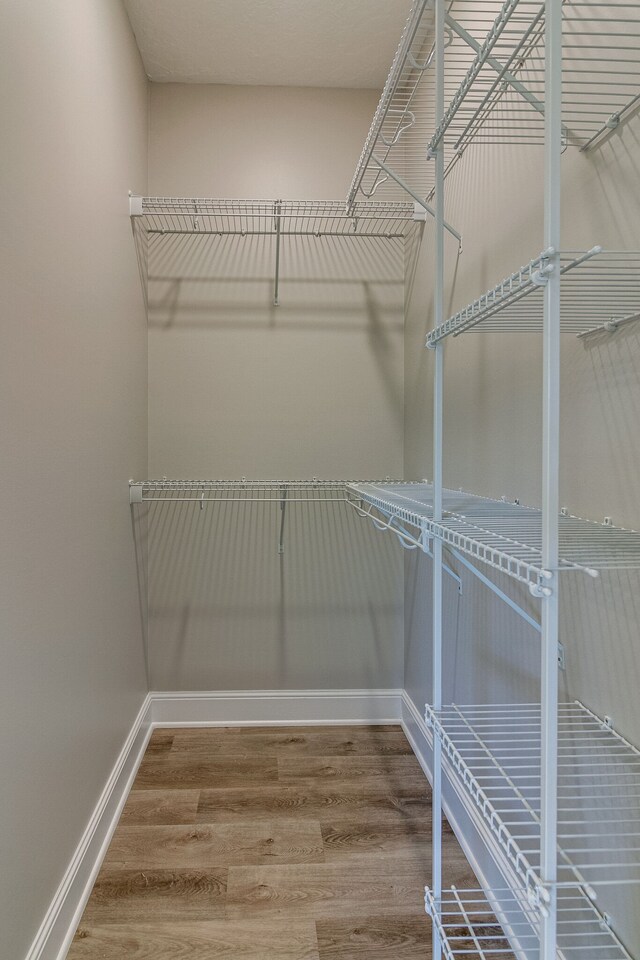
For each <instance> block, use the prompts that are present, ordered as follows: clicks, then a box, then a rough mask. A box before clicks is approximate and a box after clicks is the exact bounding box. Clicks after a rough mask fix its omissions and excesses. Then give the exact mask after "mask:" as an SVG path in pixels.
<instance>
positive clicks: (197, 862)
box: [105, 820, 324, 869]
mask: <svg viewBox="0 0 640 960" xmlns="http://www.w3.org/2000/svg"><path fill="white" fill-rule="evenodd" d="M323 860H324V847H323V843H322V833H321V830H320V824H319V823H318V822H317V821H315V820H282V821H279V822H278V823H270V822H269V821H268V820H262V821H258V822H256V823H252V822H248V821H245V822H243V823H215V824H208V823H199V824H194V825H180V824H178V825H172V826H143V827H129V826H122V827H118V829H117V830H116V832H115V833H114V835H113V840H112V841H111V844H110V846H109V849H108V851H107V855H106V857H105V863H106V864H116V863H117V864H120V865H121V866H127V867H130V868H134V867H138V868H140V869H154V868H158V869H160V868H162V867H165V868H167V869H186V868H190V867H193V868H205V867H217V866H221V865H227V866H230V865H238V864H244V865H247V864H248V865H250V864H256V865H258V864H272V863H285V864H288V863H309V862H311V863H321V862H322V861H323Z"/></svg>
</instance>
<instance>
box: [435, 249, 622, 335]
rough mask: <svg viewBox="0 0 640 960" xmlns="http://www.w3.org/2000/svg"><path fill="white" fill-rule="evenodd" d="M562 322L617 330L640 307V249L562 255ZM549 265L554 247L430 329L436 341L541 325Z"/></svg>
mask: <svg viewBox="0 0 640 960" xmlns="http://www.w3.org/2000/svg"><path fill="white" fill-rule="evenodd" d="M558 259H559V264H560V273H561V275H562V283H561V288H560V324H561V329H562V330H563V331H565V332H571V333H575V334H577V335H578V336H585V335H586V334H588V333H593V332H595V331H598V330H608V331H612V330H615V329H616V328H617V327H618V326H619V325H621V324H623V323H626V322H627V321H628V320H630V319H634V318H635V317H636V316H637V315H638V311H639V310H640V252H638V251H615V250H607V251H604V250H603V249H602V248H601V247H593V248H592V249H591V250H588V251H586V252H576V251H564V252H562V253H560V255H559V258H558ZM549 270H550V258H549V253H548V252H545V253H541V254H540V256H539V257H536V259H534V260H531V261H530V262H529V263H528V264H525V265H524V266H522V267H520V268H519V269H518V270H516V271H515V272H514V273H512V274H511V275H510V276H508V277H506V278H505V279H504V280H502V281H501V282H500V283H498V284H497V285H496V286H495V287H493V288H492V289H491V290H488V291H487V292H486V293H485V294H483V295H482V296H481V297H479V298H478V299H477V300H474V301H473V303H470V304H469V305H468V306H466V307H464V309H462V310H459V311H458V313H456V314H454V315H453V316H451V317H449V318H448V319H447V320H445V322H444V323H443V324H441V325H440V326H439V327H436V328H435V329H434V330H431V331H430V332H429V334H428V335H427V341H426V342H427V346H428V347H434V346H435V345H436V344H437V343H439V342H440V341H441V340H444V339H445V338H446V337H449V336H454V337H457V336H459V335H460V334H461V333H464V332H466V331H468V330H482V331H485V332H490V331H500V332H503V333H531V332H534V331H539V330H541V329H542V322H543V315H544V309H543V291H544V287H545V284H546V277H547V276H548V273H549Z"/></svg>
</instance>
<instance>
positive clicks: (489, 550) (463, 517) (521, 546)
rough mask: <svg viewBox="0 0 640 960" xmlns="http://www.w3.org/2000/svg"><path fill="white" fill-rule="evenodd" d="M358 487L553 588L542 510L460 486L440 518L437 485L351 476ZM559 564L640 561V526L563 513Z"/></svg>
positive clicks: (607, 565)
mask: <svg viewBox="0 0 640 960" xmlns="http://www.w3.org/2000/svg"><path fill="white" fill-rule="evenodd" d="M349 490H350V491H351V493H352V494H353V495H354V496H356V497H359V498H360V499H361V500H362V501H364V502H366V503H368V504H370V505H371V506H373V507H375V508H376V509H377V510H378V511H379V512H380V513H382V514H383V515H384V516H385V517H392V518H397V519H398V520H400V521H402V522H403V523H407V524H410V525H413V526H414V527H417V528H420V529H421V530H424V531H425V532H426V533H427V534H428V535H430V536H434V537H437V538H438V539H439V540H442V541H443V542H444V543H445V544H447V545H448V546H450V547H453V548H455V549H458V550H461V551H462V552H463V553H466V554H468V555H469V556H472V557H474V558H476V559H478V560H482V561H483V562H484V563H487V564H488V565H489V566H491V567H493V568H494V569H497V570H499V571H501V572H502V573H506V574H507V575H508V576H510V577H513V578H514V579H516V580H520V581H521V582H523V583H527V584H528V585H529V587H530V589H531V591H532V592H533V593H534V594H535V595H540V594H543V595H548V593H549V592H550V588H549V586H548V581H549V580H551V579H552V577H553V572H554V571H550V570H548V569H546V568H545V566H544V564H543V563H542V514H541V511H540V510H537V509H534V508H532V507H525V506H522V505H521V504H519V503H511V502H508V501H506V500H491V499H489V498H488V497H480V496H476V495H475V494H470V493H463V492H462V491H459V490H446V489H445V490H444V491H443V516H442V519H441V520H438V521H436V520H434V519H433V485H432V484H430V483H415V484H414V485H413V486H412V488H411V489H407V488H406V487H403V486H398V485H395V484H393V483H389V484H387V483H377V484H373V483H355V482H354V483H351V484H349ZM558 521H559V535H560V561H559V566H558V570H559V571H570V570H574V571H579V570H580V571H583V572H585V573H588V574H589V575H591V576H594V577H595V576H597V575H598V571H600V570H605V569H609V570H615V569H617V570H623V569H639V568H640V533H637V532H636V531H634V530H625V529H624V528H622V527H613V526H609V525H607V524H600V523H594V522H592V521H589V520H583V519H582V518H580V517H572V516H569V515H566V514H564V513H563V514H562V515H561V516H560V517H559V518H558Z"/></svg>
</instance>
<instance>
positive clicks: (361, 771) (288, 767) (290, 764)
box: [277, 754, 424, 786]
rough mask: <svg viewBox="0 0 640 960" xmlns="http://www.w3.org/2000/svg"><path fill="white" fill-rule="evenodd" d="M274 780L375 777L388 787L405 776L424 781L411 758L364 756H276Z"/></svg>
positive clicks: (415, 762)
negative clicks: (276, 769) (276, 777)
mask: <svg viewBox="0 0 640 960" xmlns="http://www.w3.org/2000/svg"><path fill="white" fill-rule="evenodd" d="M277 763H278V777H279V779H280V780H281V781H286V780H298V779H299V778H303V779H304V778H308V777H313V778H315V779H318V780H325V781H331V780H336V779H337V780H352V781H356V780H359V779H362V778H370V777H376V779H378V780H379V781H380V782H381V783H385V784H387V785H388V786H392V785H393V784H395V783H400V782H402V781H403V780H405V779H406V778H407V777H410V778H413V779H414V780H417V781H418V782H419V781H420V780H422V782H424V773H423V772H422V768H421V767H420V764H419V763H418V761H417V760H416V758H415V757H414V756H413V754H411V756H408V755H407V756H390V757H382V756H365V757H335V756H331V755H326V756H322V757H278V759H277Z"/></svg>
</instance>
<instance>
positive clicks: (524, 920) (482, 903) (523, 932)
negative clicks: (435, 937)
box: [425, 887, 632, 960]
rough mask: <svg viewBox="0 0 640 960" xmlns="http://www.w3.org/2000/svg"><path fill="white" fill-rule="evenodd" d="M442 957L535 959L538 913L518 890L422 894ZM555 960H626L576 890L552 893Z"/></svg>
mask: <svg viewBox="0 0 640 960" xmlns="http://www.w3.org/2000/svg"><path fill="white" fill-rule="evenodd" d="M425 906H426V910H427V913H428V914H429V915H430V916H431V917H432V918H433V920H434V921H435V924H436V927H437V929H438V932H439V934H440V940H441V944H442V950H443V953H444V956H445V957H446V960H459V958H464V960H538V958H539V957H540V937H541V929H540V914H539V912H538V911H537V910H536V909H535V908H534V907H533V906H532V905H531V904H530V903H528V901H527V897H526V893H525V892H524V891H519V890H516V891H514V890H510V889H503V890H494V891H492V892H491V895H490V898H489V897H488V896H487V895H486V894H485V892H484V891H483V890H481V889H464V890H461V889H458V888H457V887H451V888H450V889H448V890H445V891H444V892H443V894H442V896H441V897H439V898H438V899H436V898H435V897H434V896H433V894H432V892H431V890H430V889H429V888H427V889H426V893H425ZM557 931H558V934H557V957H558V960H632V957H631V954H630V953H629V952H628V951H627V949H626V948H625V946H624V945H623V943H622V942H621V941H620V940H619V939H618V937H616V935H615V933H614V932H613V930H612V929H611V927H610V926H609V925H608V923H607V918H606V916H605V915H604V914H602V913H601V912H600V911H599V910H598V909H597V907H596V906H595V904H593V903H592V902H591V901H590V900H589V899H588V898H587V897H585V896H584V895H583V894H582V893H581V891H580V890H575V891H563V892H562V893H561V894H560V896H559V897H558V927H557Z"/></svg>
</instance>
